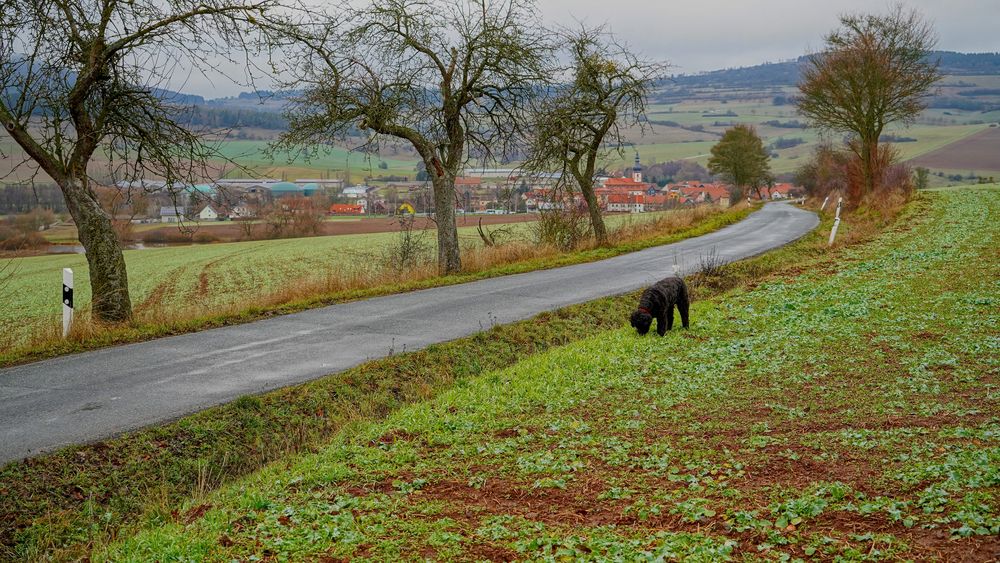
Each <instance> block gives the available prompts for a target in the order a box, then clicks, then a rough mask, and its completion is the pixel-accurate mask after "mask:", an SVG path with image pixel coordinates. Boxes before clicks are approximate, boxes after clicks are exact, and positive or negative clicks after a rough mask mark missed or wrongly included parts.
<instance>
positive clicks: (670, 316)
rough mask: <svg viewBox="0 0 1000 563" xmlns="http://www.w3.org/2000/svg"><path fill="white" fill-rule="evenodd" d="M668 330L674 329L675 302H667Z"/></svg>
mask: <svg viewBox="0 0 1000 563" xmlns="http://www.w3.org/2000/svg"><path fill="white" fill-rule="evenodd" d="M666 313H667V330H673V329H674V304H673V303H667V310H666Z"/></svg>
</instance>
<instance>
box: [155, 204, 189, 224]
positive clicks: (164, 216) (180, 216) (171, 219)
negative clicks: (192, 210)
mask: <svg viewBox="0 0 1000 563" xmlns="http://www.w3.org/2000/svg"><path fill="white" fill-rule="evenodd" d="M186 212H187V210H186V209H184V208H183V207H176V206H174V205H168V206H165V207H161V208H160V222H161V223H180V222H181V221H183V220H184V213H186Z"/></svg>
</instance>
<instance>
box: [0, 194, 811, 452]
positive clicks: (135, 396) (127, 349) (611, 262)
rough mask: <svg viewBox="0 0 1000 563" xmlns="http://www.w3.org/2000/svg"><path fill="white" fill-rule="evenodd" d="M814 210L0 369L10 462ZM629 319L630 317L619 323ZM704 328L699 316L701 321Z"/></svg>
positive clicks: (792, 224)
mask: <svg viewBox="0 0 1000 563" xmlns="http://www.w3.org/2000/svg"><path fill="white" fill-rule="evenodd" d="M818 222H819V221H818V219H817V217H816V215H814V214H813V213H810V212H808V211H804V210H801V209H798V208H795V207H793V206H791V205H789V204H786V203H771V204H768V205H765V206H764V208H763V209H761V210H760V211H757V212H754V213H752V214H751V215H750V216H749V217H747V218H746V219H744V220H743V221H740V222H739V223H737V224H734V225H730V226H728V227H726V228H724V229H721V230H719V231H716V232H714V233H711V234H708V235H705V236H701V237H697V238H692V239H688V240H684V241H681V242H678V243H674V244H669V245H665V246H659V247H654V248H649V249H646V250H641V251H638V252H633V253H631V254H624V255H621V256H617V257H614V258H609V259H607V260H601V261H599V262H591V263H588V264H579V265H575V266H566V267H562V268H555V269H551V270H541V271H535V272H529V273H524V274H516V275H510V276H503V277H498V278H492V279H486V280H481V281H475V282H470V283H465V284H461V285H453V286H448V287H439V288H434V289H426V290H421V291H414V292H411V293H402V294H398V295H388V296H385V297H377V298H372V299H366V300H363V301H356V302H352V303H343V304H339V305H332V306H329V307H323V308H321V309H312V310H309V311H304V312H301V313H295V314H291V315H284V316H281V317H274V318H270V319H265V320H261V321H256V322H252V323H247V324H242V325H236V326H230V327H224V328H218V329H212V330H206V331H203V332H195V333H191V334H184V335H180V336H172V337H169V338H161V339H158V340H152V341H149V342H141V343H137V344H128V345H124V346H116V347H112V348H104V349H101V350H95V351H92V352H85V353H81V354H73V355H70V356H62V357H58V358H53V359H50V360H44V361H41V362H37V363H33V364H27V365H23V366H17V367H13V368H8V369H4V370H0V463H4V462H8V461H11V460H15V459H20V458H25V457H30V456H34V455H38V454H40V453H43V452H46V451H51V450H53V449H55V448H58V447H60V446H65V445H68V444H76V443H85V442H89V441H93V440H99V439H104V438H108V437H110V436H113V435H115V434H119V433H121V432H124V431H128V430H133V429H136V428H141V427H143V426H147V425H150V424H155V423H159V422H164V421H167V420H170V419H174V418H177V417H180V416H183V415H186V414H189V413H192V412H196V411H198V410H201V409H204V408H206V407H209V406H212V405H217V404H220V403H224V402H226V401H230V400H232V399H235V398H236V397H239V396H241V395H247V394H254V393H261V392H264V391H269V390H272V389H276V388H279V387H284V386H287V385H292V384H295V383H299V382H303V381H307V380H310V379H315V378H318V377H321V376H324V375H327V374H330V373H335V372H338V371H341V370H345V369H347V368H350V367H352V366H355V365H357V364H360V363H362V362H365V361H367V360H370V359H373V358H379V357H383V356H385V355H387V354H388V353H390V350H395V351H397V352H398V351H401V350H415V349H418V348H423V347H425V346H428V345H430V344H434V343H437V342H444V341H447V340H453V339H456V338H460V337H462V336H466V335H469V334H472V333H475V332H477V331H479V330H482V329H483V328H488V327H489V326H491V325H492V324H495V323H508V322H512V321H516V320H520V319H525V318H528V317H531V316H533V315H535V314H538V313H541V312H543V311H548V310H552V309H557V308H560V307H564V306H567V305H572V304H575V303H582V302H585V301H590V300H593V299H597V298H600V297H605V296H608V295H617V294H621V293H626V292H629V291H633V290H635V289H638V288H640V287H643V286H646V285H649V284H650V283H652V282H653V281H655V280H657V279H660V278H662V277H664V276H666V275H669V274H670V273H671V272H672V271H673V266H674V265H675V264H676V265H678V267H679V271H680V273H681V274H686V273H689V272H691V271H693V270H694V269H695V268H696V267H697V265H698V263H699V260H700V257H701V256H703V255H706V254H708V253H710V252H712V251H713V250H714V251H715V252H716V254H717V255H718V256H719V257H720V258H721V259H723V260H726V261H732V260H738V259H742V258H747V257H749V256H753V255H756V254H760V253H762V252H765V251H767V250H770V249H773V248H777V247H779V246H782V245H784V244H787V243H789V242H791V241H794V240H796V239H798V238H800V237H802V236H803V235H805V234H806V233H808V232H809V231H811V230H812V229H814V228H815V227H816V225H817V224H818ZM623 322H624V320H623ZM694 322H695V323H697V322H698V321H697V319H694Z"/></svg>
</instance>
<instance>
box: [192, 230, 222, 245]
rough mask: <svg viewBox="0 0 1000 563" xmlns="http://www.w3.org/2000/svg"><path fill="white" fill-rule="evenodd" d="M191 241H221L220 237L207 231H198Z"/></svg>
mask: <svg viewBox="0 0 1000 563" xmlns="http://www.w3.org/2000/svg"><path fill="white" fill-rule="evenodd" d="M191 242H199V243H206V242H219V237H217V236H215V235H213V234H212V233H208V232H205V231H198V232H196V233H195V234H194V236H192V237H191Z"/></svg>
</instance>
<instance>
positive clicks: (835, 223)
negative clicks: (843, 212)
mask: <svg viewBox="0 0 1000 563" xmlns="http://www.w3.org/2000/svg"><path fill="white" fill-rule="evenodd" d="M843 202H844V198H842V197H838V198H837V216H836V217H835V218H834V220H833V229H831V230H830V242H829V244H827V246H833V239H834V237H836V236H837V228H838V227H840V205H841V204H842V203H843Z"/></svg>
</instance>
